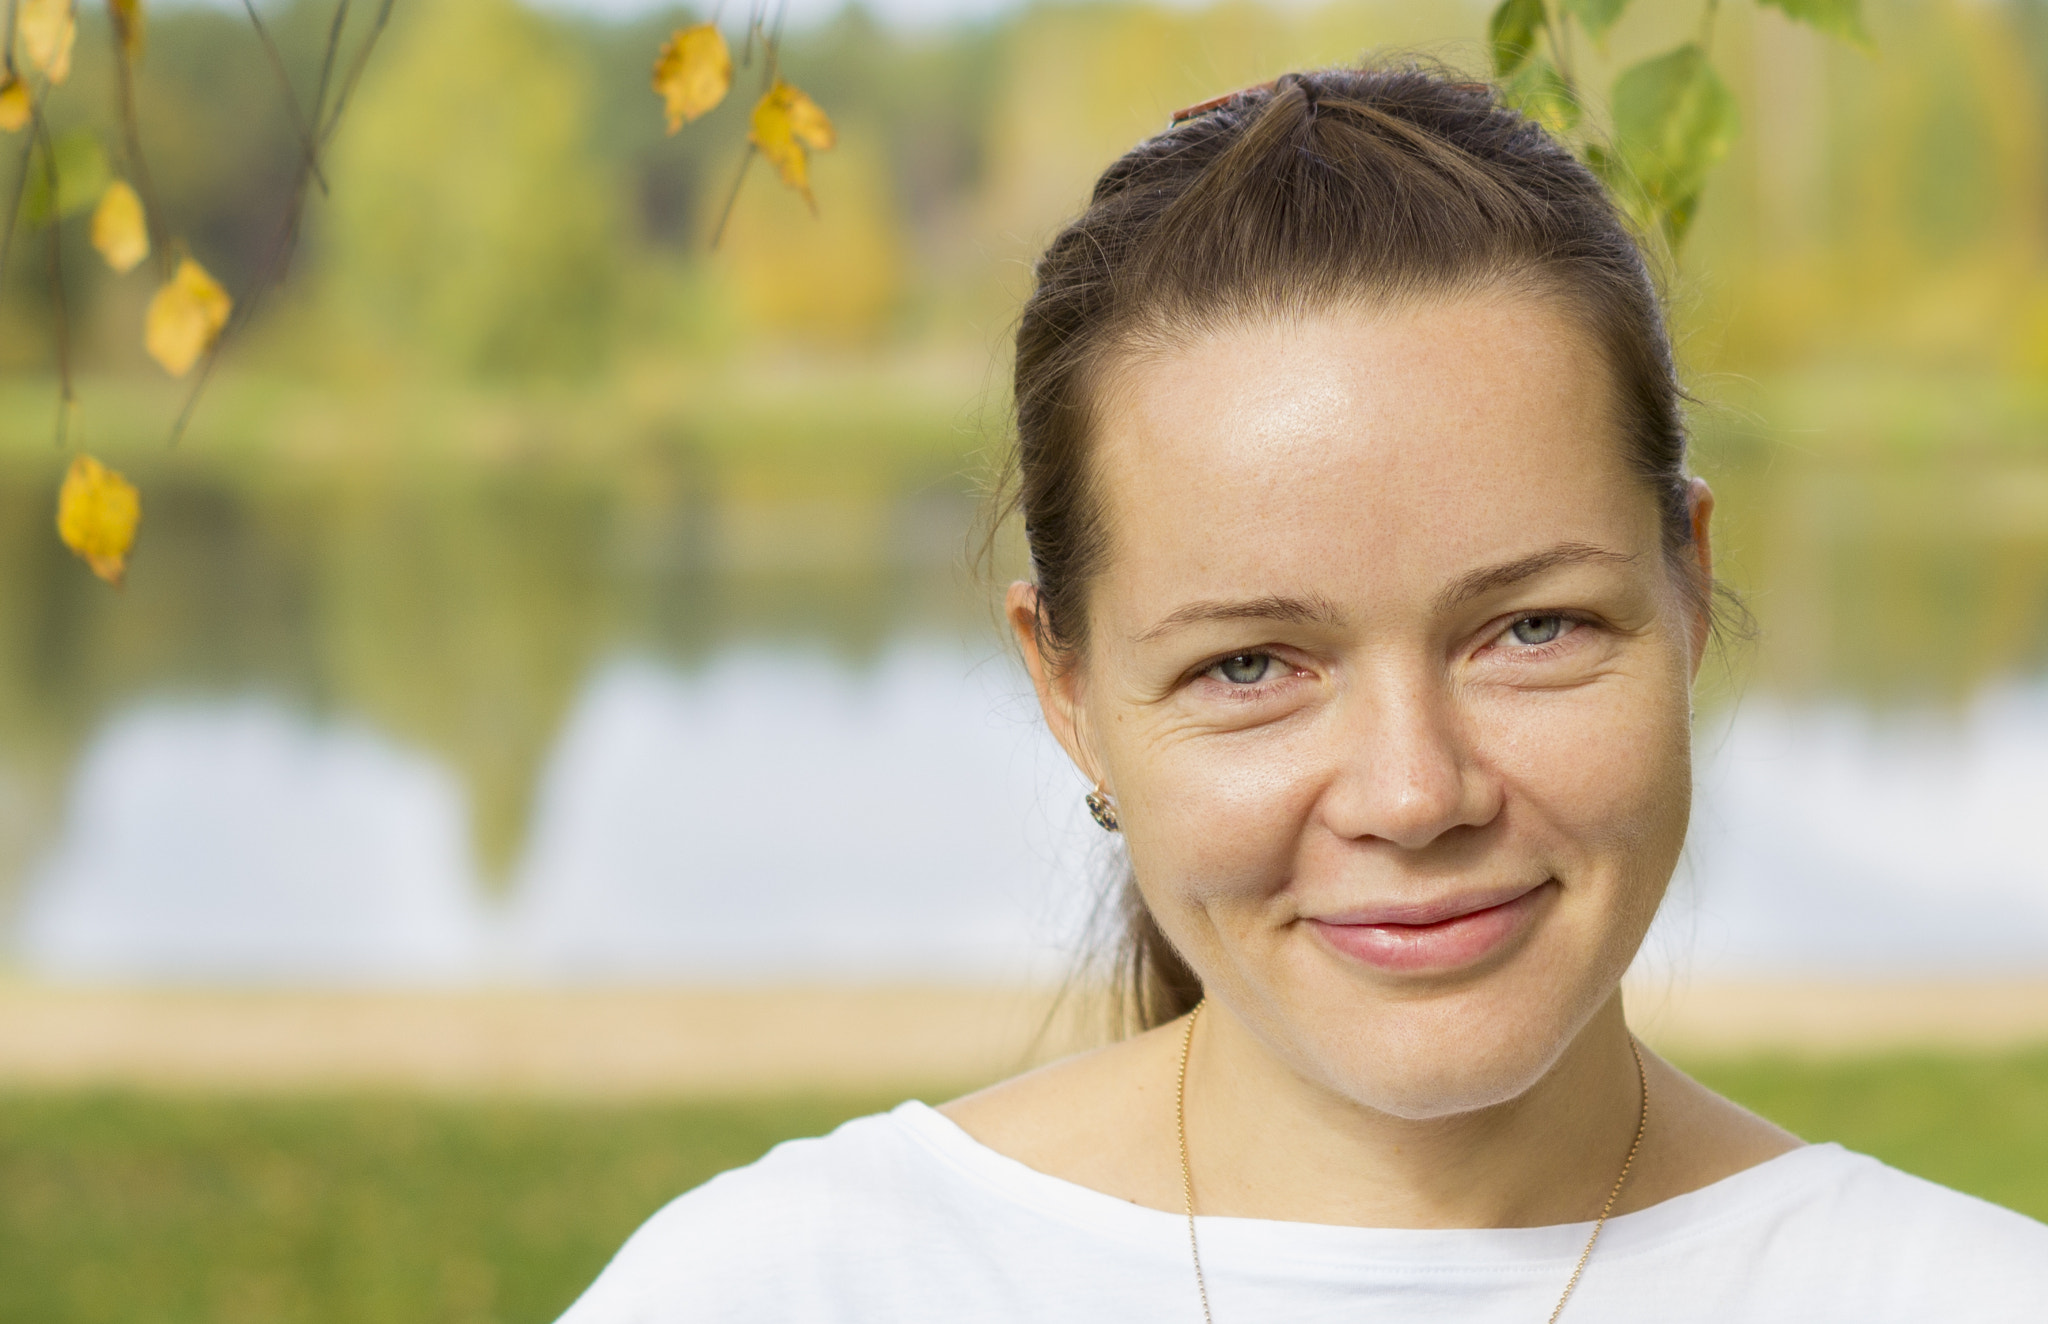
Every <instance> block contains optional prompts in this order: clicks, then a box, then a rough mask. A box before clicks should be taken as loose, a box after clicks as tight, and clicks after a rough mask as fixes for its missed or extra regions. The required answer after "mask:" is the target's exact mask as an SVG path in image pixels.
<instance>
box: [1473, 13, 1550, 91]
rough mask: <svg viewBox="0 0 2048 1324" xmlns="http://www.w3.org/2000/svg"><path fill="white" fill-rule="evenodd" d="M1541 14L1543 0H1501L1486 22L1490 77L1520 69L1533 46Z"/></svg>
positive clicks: (1498, 76) (1501, 76) (1540, 21)
mask: <svg viewBox="0 0 2048 1324" xmlns="http://www.w3.org/2000/svg"><path fill="white" fill-rule="evenodd" d="M1544 17H1545V15H1544V11H1543V0H1501V4H1500V8H1499V9H1496V10H1494V11H1493V17H1492V18H1491V19H1489V20H1488V21H1487V24H1486V36H1487V39H1488V40H1489V41H1491V42H1492V43H1493V73H1494V77H1496V78H1506V77H1507V76H1508V75H1509V74H1511V73H1513V72H1514V71H1515V70H1517V69H1519V68H1521V66H1522V62H1523V61H1524V60H1527V59H1528V58H1529V52H1531V51H1533V50H1535V49H1536V33H1537V30H1538V29H1540V28H1541V27H1542V26H1543V20H1544Z"/></svg>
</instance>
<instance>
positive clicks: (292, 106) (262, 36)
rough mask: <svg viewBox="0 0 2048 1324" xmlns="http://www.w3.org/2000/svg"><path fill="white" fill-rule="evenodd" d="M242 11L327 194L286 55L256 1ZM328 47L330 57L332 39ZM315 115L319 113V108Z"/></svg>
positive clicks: (307, 164)
mask: <svg viewBox="0 0 2048 1324" xmlns="http://www.w3.org/2000/svg"><path fill="white" fill-rule="evenodd" d="M343 3H347V0H343ZM242 8H243V9H245V10H247V11H248V14H249V23H250V25H251V26H252V27H254V28H255V29H256V36H257V38H258V40H260V41H262V43H263V53H264V54H265V55H267V56H269V57H270V68H271V70H272V72H274V73H275V74H276V75H277V87H278V90H279V91H280V92H282V93H284V105H285V110H286V111H287V112H288V113H289V114H290V115H291V117H292V132H293V133H296V134H297V135H298V136H299V151H300V152H302V153H304V155H305V168H306V169H307V170H308V171H310V172H311V173H312V176H313V179H314V180H315V181H316V182H317V183H318V184H319V185H320V191H321V192H322V193H323V194H324V193H326V192H327V176H325V175H323V174H321V173H320V157H319V147H318V145H317V144H315V143H314V141H313V134H312V131H311V130H310V129H308V128H307V127H306V117H305V115H303V114H302V113H301V112H300V110H299V94H298V93H297V92H294V91H293V90H292V76H291V74H290V72H289V71H287V70H286V69H285V67H284V55H283V53H282V52H280V51H279V50H278V49H277V43H276V42H274V41H272V40H271V39H270V29H269V28H267V27H265V26H263V16H262V15H261V14H259V13H257V12H256V0H242ZM327 47H328V52H329V55H330V58H331V57H332V53H333V50H334V40H333V38H332V37H331V36H330V37H329V39H328V43H327ZM314 113H315V114H316V115H317V114H318V110H317V108H316V109H315V112H314Z"/></svg>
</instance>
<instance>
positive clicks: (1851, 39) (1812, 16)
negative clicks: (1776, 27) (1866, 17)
mask: <svg viewBox="0 0 2048 1324" xmlns="http://www.w3.org/2000/svg"><path fill="white" fill-rule="evenodd" d="M1757 3H1758V4H1764V5H1770V6H1771V7H1772V8H1774V9H1781V10H1783V11H1784V12H1785V14H1786V16H1787V17H1789V18H1791V19H1794V20H1796V21H1797V22H1800V23H1804V24H1806V25H1807V26H1808V27H1811V28H1816V29H1818V30H1819V31H1821V32H1825V33H1827V34H1828V35H1829V36H1831V37H1840V38H1841V39H1842V40H1843V41H1846V42H1848V43H1850V44H1851V45H1854V46H1862V47H1865V48H1868V47H1869V45H1870V34H1869V32H1867V31H1865V30H1864V27H1863V0H1757Z"/></svg>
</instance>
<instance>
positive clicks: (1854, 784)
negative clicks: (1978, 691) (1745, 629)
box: [1645, 684, 2048, 975]
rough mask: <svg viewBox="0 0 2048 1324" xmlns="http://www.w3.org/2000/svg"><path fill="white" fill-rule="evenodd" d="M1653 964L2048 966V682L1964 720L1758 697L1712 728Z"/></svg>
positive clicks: (1780, 968) (1931, 968) (1994, 700)
mask: <svg viewBox="0 0 2048 1324" xmlns="http://www.w3.org/2000/svg"><path fill="white" fill-rule="evenodd" d="M1695 762H1696V764H1697V766H1698V776H1697V785H1696V788H1695V794H1694V810H1693V822H1692V835H1691V840H1690V842H1689V843H1688V845H1687V850H1686V853H1687V857H1688V860H1687V866H1686V867H1685V868H1683V869H1681V872H1680V881H1679V884H1678V886H1677V887H1675V888H1674V891H1673V896H1672V898H1671V900H1670V901H1669V902H1667V904H1666V906H1665V913H1664V914H1663V915H1662V916H1661V917H1660V919H1659V926H1658V930H1657V931H1656V932H1655V933H1654V934H1653V936H1652V942H1651V945H1650V947H1649V948H1648V950H1647V951H1646V954H1645V962H1646V963H1647V964H1651V965H1670V964H1677V965H1681V966H1685V967H1689V968H1691V969H1694V970H1700V971H1710V972H1713V973H1716V974H1723V973H1725V974H1740V973H1745V972H1755V973H1763V972H1769V973H1774V974H1805V973H1813V974H1826V973H1844V974H1848V973H1857V974H1885V973H1940V974H1953V975H1972V974H1985V975H1990V974H2000V973H2012V972H2016V971H2024V970H2033V971H2039V970H2042V969H2044V968H2048V852H2044V850H2043V844H2042V830H2043V827H2044V825H2048V686H2043V685H2038V684H2037V685H2033V686H2027V687H2009V688H2004V689H1998V690H1993V691H1989V692H1987V693H1985V694H1984V695H1982V696H1980V697H1979V698H1978V700H1977V701H1976V702H1975V703H1974V704H1973V705H1972V706H1971V707H1970V708H1969V710H1968V711H1966V712H1965V713H1963V714H1961V715H1956V714H1948V713H1933V712H1918V713H1901V714H1888V715H1885V716H1882V717H1878V716H1873V715H1871V714H1870V713H1868V712H1865V711H1861V710H1858V709H1855V708H1851V707H1848V706H1846V705H1822V706H1816V707H1812V708H1806V709H1799V708H1790V707H1787V706H1785V705H1783V704H1780V703H1775V702H1772V701H1771V700H1769V699H1768V698H1761V697H1752V698H1750V699H1749V700H1747V701H1746V702H1744V703H1743V705H1742V706H1741V707H1740V708H1739V709H1738V710H1736V712H1735V713H1734V715H1733V717H1732V719H1731V720H1729V721H1727V722H1726V724H1725V725H1724V726H1723V727H1722V729H1721V730H1720V731H1718V732H1717V731H1714V730H1702V732H1701V733H1700V736H1699V740H1698V746H1697V755H1696V759H1695Z"/></svg>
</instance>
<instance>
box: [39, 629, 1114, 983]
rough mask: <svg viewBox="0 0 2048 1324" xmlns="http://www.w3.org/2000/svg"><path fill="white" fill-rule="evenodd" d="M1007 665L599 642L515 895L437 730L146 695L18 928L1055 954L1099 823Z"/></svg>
mask: <svg viewBox="0 0 2048 1324" xmlns="http://www.w3.org/2000/svg"><path fill="white" fill-rule="evenodd" d="M1018 688H1019V681H1018V678H1017V677H1016V675H1015V673H1014V672H1013V671H1012V670H1011V669H1010V668H1009V667H1007V666H1005V665H1003V664H1002V663H1001V662H1000V660H996V661H993V662H990V661H988V660H986V659H981V660H978V659H976V658H974V657H973V656H972V655H970V654H967V653H965V652H963V651H961V650H959V649H957V648H953V647H947V646H943V645H932V644H918V643H915V642H906V643H905V644H903V645H900V646H898V647H896V648H894V649H892V650H891V651H890V652H889V653H888V654H887V655H886V656H885V657H883V658H882V659H880V660H879V661H878V662H877V663H876V664H875V665H874V666H872V667H869V668H865V669H863V670H861V671H860V672H854V671H850V670H849V669H847V668H846V667H844V666H843V665H841V664H837V663H834V662H833V661H832V660H831V659H829V658H825V657H820V656H816V655H811V656H805V655H801V654H790V653H787V652H770V651H764V650H758V649H747V650H737V651H735V652H733V653H730V654H727V655H726V656H723V657H721V658H719V659H717V660H716V661H715V662H714V663H713V664H712V665H710V666H709V667H707V668H705V669H704V670H702V671H701V672H699V673H697V674H694V675H688V676H686V675H683V674H680V673H678V672H676V671H674V670H672V669H669V668H664V667H660V666H657V665H654V664H651V663H648V662H645V661H621V662H618V663H615V664H612V665H610V666H607V667H605V668H603V669H601V670H600V671H599V673H598V674H597V676H596V677H595V679H594V680H593V681H592V683H591V684H590V685H589V686H588V687H587V688H586V690H585V692H584V694H583V696H582V697H581V699H580V701H579V703H578V704H577V708H576V712H575V714H574V716H573V717H572V718H571V720H570V722H569V725H568V729H567V731H566V732H565V734H564V736H563V739H562V741H561V743H560V745H559V746H558V747H557V749H556V751H555V753H554V756H553V758H552V760H551V762H550V764H549V767H548V770H547V773H546V775H545V777H544V780H543V784H542V788H541V793H540V796H539V800H538V804H537V808H536V813H535V819H534V825H533V831H532V836H531V841H532V844H531V847H530V848H529V850H528V852H527V854H526V856H525V858H524V860H523V861H522V862H521V864H520V866H519V869H518V870H517V872H516V874H515V881H514V886H513V888H512V890H511V892H510V894H509V895H508V896H506V897H504V898H503V899H502V900H501V901H498V902H496V903H493V902H492V901H490V900H489V899H488V898H487V897H486V896H485V894H484V892H483V890H482V889H481V888H480V887H479V886H478V884H477V870H476V866H475V863H474V861H473V859H472V857H471V854H470V852H469V850H468V848H467V841H468V831H467V829H468V821H467V816H466V813H465V808H464V804H463V799H462V796H461V795H460V793H459V789H458V787H457V785H456V783H455V782H454V780H453V779H452V778H451V777H449V776H448V775H447V774H446V773H445V772H444V771H442V770H440V769H438V768H436V767H435V766H434V765H433V763H432V762H431V761H430V760H428V759H425V758H422V757H421V756H419V755H416V754H409V753H406V752H404V751H401V750H399V749H397V748H395V747H393V746H392V745H391V744H390V743H389V742H386V741H383V740H380V739H378V738H376V737H374V736H372V735H370V734H368V733H366V732H364V731H361V730H357V729H351V728H349V727H345V726H319V725H316V724H314V723H311V722H309V721H307V720H305V719H304V718H300V717H295V716H293V715H292V714H290V713H289V712H287V711H286V710H284V709H283V708H281V707H279V706H277V705H275V704H268V703H250V702H240V703H230V704H222V705H210V706H193V705H167V704H164V705H149V706H145V707H143V708H141V709H138V710H136V711H134V712H131V713H127V714H124V715H123V716H121V717H120V718H118V719H117V720H115V721H114V722H113V723H111V724H110V725H109V727H108V729H107V731H106V733H105V734H104V735H103V736H102V737H101V738H100V740H99V741H97V742H96V743H95V746H94V748H93V749H92V751H91V752H90V753H89V754H88V756H87V757H86V759H85V761H84V763H83V765H82V768H81V772H80V777H79V781H78V784H77V786H76V787H75V789H74V791H73V794H72V796H71V803H72V805H73V811H72V818H71V820H70V822H69V823H68V824H67V825H66V829H65V832H64V836H63V838H62V840H61V842H60V843H59V845H58V847H57V849H56V851H55V852H54V854H53V855H52V856H51V857H50V859H49V861H48V863H47V864H46V865H45V866H44V867H43V868H42V869H40V870H39V871H38V872H37V874H36V875H35V876H34V877H33V878H32V880H31V883H30V888H29V894H28V899H27V903H26V905H25V906H24V907H23V911H22V915H21V920H20V924H19V929H18V934H19V943H20V948H21V954H22V956H23V957H24V958H25V959H26V961H27V962H28V964H29V965H30V966H31V967H32V968H34V969H36V970H39V971H41V972H44V973H48V974H53V975H60V976H69V977H81V976H82V977H91V976H140V977H172V978H187V979H189V978H195V977H197V978H229V979H249V978H254V979H280V978H282V979H287V980H290V979H315V980H322V979H344V980H349V979H379V978H399V979H407V980H430V981H442V980H451V979H464V978H514V979H520V978H532V977H566V978H577V979H591V978H595V979H636V978H639V979H645V978H657V979H659V978H676V977H684V978H696V979H711V978H715V979H725V980H730V979H733V978H740V979H772V978H777V977H781V978H790V977H843V976H854V977H869V978H873V977H886V976H890V975H898V976H905V975H907V976H911V977H937V978H963V977H965V978H984V979H988V978H993V979H1003V978H1026V977H1031V976H1033V975H1044V974H1048V973H1051V972H1053V971H1055V970H1056V969H1058V968H1059V966H1060V965H1061V964H1062V963H1063V962H1064V960H1065V959H1066V956H1067V955H1068V948H1067V946H1066V944H1068V943H1070V942H1071V938H1072V935H1074V934H1075V933H1076V927H1077V921H1078V920H1079V919H1081V918H1083V917H1084V914H1085V910H1086V905H1087V896H1086V894H1085V891H1084V890H1083V888H1082V887H1081V886H1080V885H1079V884H1080V881H1081V880H1083V879H1085V878H1086V877H1087V876H1088V870H1087V869H1086V867H1085V863H1086V855H1087V852H1088V849H1089V848H1090V847H1091V846H1092V845H1093V844H1094V842H1093V835H1095V829H1094V828H1093V826H1092V825H1090V824H1088V822H1087V818H1086V815H1085V814H1084V813H1082V812H1081V811H1080V807H1079V803H1078V799H1077V796H1078V791H1076V789H1075V786H1074V776H1073V774H1072V773H1071V772H1068V771H1066V770H1065V768H1064V767H1063V766H1062V761H1061V759H1060V758H1059V756H1058V752H1057V750H1056V749H1055V748H1054V747H1053V746H1052V745H1051V742H1050V740H1049V739H1048V738H1047V737H1045V736H1044V734H1043V732H1042V730H1041V729H1040V728H1039V727H1038V726H1037V725H1036V724H1035V723H1032V722H1029V721H1027V720H1025V712H1024V710H1023V709H1021V708H1019V707H1018V706H1017V704H1016V703H1015V702H1013V701H1012V700H1014V699H1015V698H1016V695H1017V690H1018ZM1084 828H1085V832H1086V835H1084V831H1083V829H1084Z"/></svg>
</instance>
